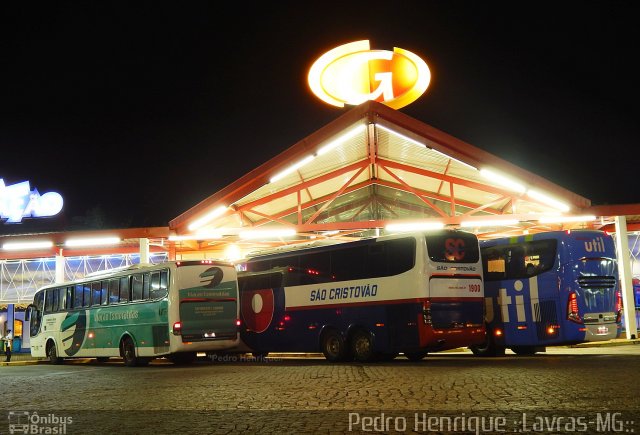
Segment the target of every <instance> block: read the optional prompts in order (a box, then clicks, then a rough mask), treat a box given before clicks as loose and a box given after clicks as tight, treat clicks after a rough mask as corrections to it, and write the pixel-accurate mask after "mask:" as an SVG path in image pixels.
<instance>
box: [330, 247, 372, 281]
mask: <svg viewBox="0 0 640 435" xmlns="http://www.w3.org/2000/svg"><path fill="white" fill-rule="evenodd" d="M367 249H368V248H367V246H353V247H349V248H344V249H336V250H335V251H333V252H332V253H331V274H332V275H335V277H336V281H347V280H351V279H361V278H366V271H365V263H364V261H365V259H366V258H367Z"/></svg>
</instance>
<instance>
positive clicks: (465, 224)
mask: <svg viewBox="0 0 640 435" xmlns="http://www.w3.org/2000/svg"><path fill="white" fill-rule="evenodd" d="M519 222H520V221H519V220H517V219H502V220H498V219H496V220H479V221H462V222H460V226H461V227H500V226H508V225H516V224H518V223H519Z"/></svg>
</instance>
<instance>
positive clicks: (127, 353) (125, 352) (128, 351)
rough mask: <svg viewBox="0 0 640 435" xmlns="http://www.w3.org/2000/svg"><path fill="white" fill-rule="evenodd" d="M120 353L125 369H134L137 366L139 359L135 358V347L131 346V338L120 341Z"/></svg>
mask: <svg viewBox="0 0 640 435" xmlns="http://www.w3.org/2000/svg"><path fill="white" fill-rule="evenodd" d="M120 349H121V350H120V353H121V354H122V359H123V360H124V365H126V366H127V367H135V366H137V365H139V363H140V362H142V361H139V360H140V359H139V358H138V357H137V356H136V345H135V344H133V340H132V339H131V337H125V338H123V339H122V342H121V343H120Z"/></svg>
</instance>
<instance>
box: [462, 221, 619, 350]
mask: <svg viewBox="0 0 640 435" xmlns="http://www.w3.org/2000/svg"><path fill="white" fill-rule="evenodd" d="M480 248H481V254H482V265H483V272H484V280H485V300H486V320H487V340H485V342H484V343H483V344H482V345H480V346H477V345H476V346H472V347H471V350H472V351H473V352H474V353H475V354H476V355H481V356H497V355H503V354H504V352H505V349H506V348H509V349H511V350H512V351H513V352H515V353H516V354H519V355H532V354H534V353H536V352H538V351H543V350H544V348H545V347H546V346H554V345H566V344H575V343H581V342H586V341H601V340H609V339H612V338H615V337H616V336H617V335H618V331H619V330H620V318H621V315H622V298H621V293H620V288H619V283H618V269H617V261H616V251H615V245H614V242H613V239H612V237H611V236H610V235H609V234H607V233H605V232H603V231H596V230H566V231H551V232H543V233H537V234H530V235H524V236H518V237H507V238H499V239H493V240H482V241H481V242H480Z"/></svg>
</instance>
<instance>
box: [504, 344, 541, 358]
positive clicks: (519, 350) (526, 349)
mask: <svg viewBox="0 0 640 435" xmlns="http://www.w3.org/2000/svg"><path fill="white" fill-rule="evenodd" d="M509 349H511V350H512V351H513V353H515V354H516V355H522V356H531V355H535V353H536V352H537V351H538V349H536V347H535V346H512V347H510V348H509Z"/></svg>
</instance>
